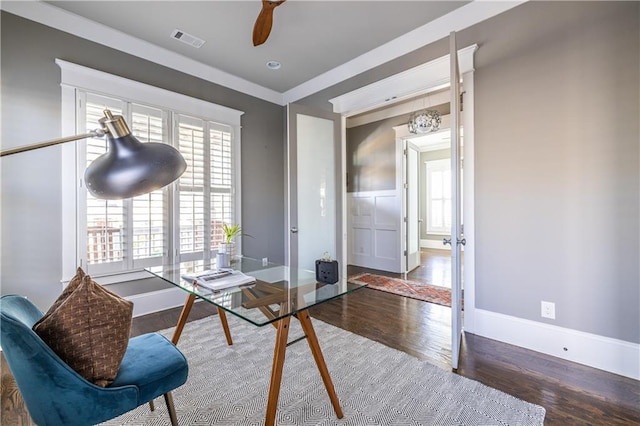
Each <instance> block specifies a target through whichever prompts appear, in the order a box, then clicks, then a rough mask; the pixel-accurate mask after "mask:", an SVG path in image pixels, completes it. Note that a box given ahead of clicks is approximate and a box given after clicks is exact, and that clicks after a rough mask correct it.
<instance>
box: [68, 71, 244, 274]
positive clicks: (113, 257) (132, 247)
mask: <svg viewBox="0 0 640 426" xmlns="http://www.w3.org/2000/svg"><path fill="white" fill-rule="evenodd" d="M56 62H57V63H58V65H60V67H61V68H62V70H63V73H62V76H63V78H62V80H63V81H62V83H63V131H65V132H66V131H68V129H69V128H70V127H71V123H70V122H71V120H72V119H73V126H74V132H86V131H88V130H92V129H96V128H99V127H100V125H99V122H98V120H99V119H100V118H102V117H103V116H104V114H103V111H104V109H105V108H109V109H110V110H111V111H112V112H113V113H114V114H121V115H122V116H123V117H124V118H125V121H126V122H127V124H128V125H129V127H130V128H131V131H132V133H133V135H134V136H135V137H137V138H138V139H139V140H140V141H142V142H164V143H169V144H171V145H173V146H174V147H176V148H177V149H179V150H180V152H181V153H182V155H183V156H184V158H185V160H186V161H187V170H186V171H185V173H184V174H183V175H182V176H181V177H180V178H179V179H178V180H177V181H176V182H174V183H173V184H170V185H168V186H166V187H164V188H162V189H159V190H157V191H154V192H152V193H149V194H145V195H141V196H138V197H134V198H131V199H126V200H100V199H96V198H93V197H92V196H91V195H90V194H89V193H88V192H87V191H86V189H85V188H84V187H83V185H82V177H83V176H84V170H85V169H86V167H87V165H88V164H90V163H91V162H92V161H93V160H94V159H95V158H97V157H98V156H99V155H101V154H102V153H104V152H105V151H106V140H105V138H95V139H87V140H86V142H85V143H78V144H77V149H72V150H71V151H69V149H68V148H63V164H66V163H65V162H67V163H68V164H75V167H74V171H75V173H72V175H73V178H71V177H69V176H66V180H65V176H63V188H64V191H63V198H64V199H65V200H66V199H71V195H70V193H67V192H66V191H67V188H68V185H65V184H64V182H68V183H69V185H70V184H71V182H73V188H75V189H74V190H73V192H74V194H73V198H74V199H75V203H74V204H75V205H76V206H77V207H76V209H74V210H73V211H72V210H71V209H70V208H69V207H68V206H66V204H68V203H63V205H65V206H66V207H64V208H65V209H66V210H65V211H63V214H64V215H65V221H64V222H63V232H64V235H70V236H73V241H71V238H65V246H64V247H63V251H64V255H63V259H64V260H65V263H64V270H65V271H64V273H65V275H68V274H69V273H70V272H71V271H75V266H76V265H81V266H82V267H83V268H86V270H88V272H89V273H90V274H92V275H94V276H106V275H116V276H117V275H119V274H128V273H132V272H135V271H140V270H142V269H143V268H145V267H148V266H154V265H162V264H167V263H172V262H175V261H188V260H208V259H210V258H211V257H212V255H213V253H215V251H217V248H218V245H219V243H220V242H221V241H222V230H221V228H222V224H223V223H236V222H239V220H238V212H239V197H240V196H239V188H236V182H238V179H237V176H238V175H239V172H240V171H239V164H240V162H239V152H240V150H239V143H240V135H239V129H240V115H241V114H242V113H241V112H240V111H235V110H231V109H229V108H226V107H221V106H219V105H214V104H210V103H207V102H203V101H200V100H197V99H193V98H189V97H186V96H183V95H179V94H176V93H172V92H168V91H166V90H163V89H158V88H154V87H151V86H146V85H143V84H141V83H137V82H132V81H131V80H126V79H122V78H119V77H115V76H110V75H108V74H104V73H101V72H99V71H95V70H90V69H88V68H85V67H80V66H78V65H75V64H69V63H67V62H64V61H60V60H57V61H56ZM78 71H80V73H78ZM80 74H82V75H83V78H80V79H78V75H80ZM92 76H94V77H96V79H95V82H94V83H95V86H94V87H91V86H92V84H88V83H87V82H88V81H89V82H91V77H92ZM105 79H107V80H109V81H108V88H107V90H110V91H111V94H109V95H106V94H105V93H107V91H105V90H104V87H105V85H104V83H105V81H104V80H105ZM75 80H78V81H79V82H81V85H82V88H79V87H73V82H74V81H75ZM65 83H66V84H65ZM87 87H88V88H89V89H93V90H89V89H88V88H87ZM65 101H66V102H65ZM65 106H66V110H65ZM72 106H73V109H74V111H73V112H71V107H72ZM65 111H66V113H65ZM189 111H192V112H194V113H192V114H187V113H188V112H189ZM65 116H67V117H68V118H67V120H65ZM76 117H77V119H76ZM223 123H224V124H223ZM65 129H66V130H65ZM69 133H72V132H69ZM65 149H66V151H65ZM65 154H66V155H65ZM71 179H73V180H71ZM75 182H79V184H75ZM67 231H68V232H67ZM72 255H73V256H72ZM127 278H128V277H124V276H123V277H121V278H117V277H116V278H114V279H113V280H112V281H118V280H125V279H127Z"/></svg>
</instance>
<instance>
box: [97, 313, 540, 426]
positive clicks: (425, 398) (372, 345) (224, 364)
mask: <svg viewBox="0 0 640 426" xmlns="http://www.w3.org/2000/svg"><path fill="white" fill-rule="evenodd" d="M313 324H314V327H315V329H316V332H317V335H318V339H319V341H320V345H321V347H322V351H323V353H324V356H325V359H326V363H327V367H328V369H329V371H330V373H331V377H332V379H333V382H334V385H335V388H336V391H337V393H338V397H339V399H340V403H341V405H342V409H343V411H344V418H343V419H337V418H336V416H335V413H334V412H333V409H332V407H331V403H330V401H329V397H328V396H327V393H326V390H325V388H324V386H323V384H322V380H321V378H320V374H319V373H318V369H317V367H316V365H315V363H314V361H313V357H312V356H311V355H310V352H309V348H308V345H307V344H306V343H305V341H304V340H303V341H300V342H297V343H295V344H293V345H291V346H289V348H288V349H287V358H286V361H285V365H284V372H283V380H282V388H281V392H280V399H279V405H278V413H277V419H276V421H277V424H278V425H362V426H369V425H384V426H387V425H523V426H525V425H542V424H543V421H544V417H545V410H544V408H542V407H540V406H538V405H534V404H530V403H528V402H525V401H522V400H520V399H517V398H515V397H513V396H510V395H508V394H506V393H504V392H501V391H498V390H496V389H493V388H490V387H487V386H485V385H483V384H481V383H479V382H476V381H473V380H470V379H467V378H464V377H462V376H459V375H457V374H454V373H451V372H450V371H447V370H443V369H440V368H438V367H436V366H434V365H432V364H429V363H427V362H424V361H420V360H418V359H417V358H414V357H412V356H410V355H407V354H406V353H404V352H400V351H397V350H395V349H392V348H389V347H386V346H384V345H382V344H380V343H377V342H374V341H372V340H369V339H366V338H364V337H361V336H358V335H355V334H352V333H350V332H347V331H345V330H342V329H340V328H337V327H334V326H331V325H329V324H326V323H324V322H322V321H319V320H314V321H313ZM229 326H230V328H231V333H232V335H233V339H234V344H233V346H227V344H226V341H225V338H224V334H223V332H222V329H221V327H220V323H219V321H218V318H216V317H209V318H205V319H202V320H199V321H195V322H192V323H188V324H187V325H186V327H185V329H184V332H183V334H182V338H181V340H180V342H179V344H178V347H179V348H180V349H181V350H182V351H183V353H184V354H185V356H186V357H187V360H188V362H189V378H188V380H187V383H186V384H184V385H183V386H181V387H180V388H178V389H177V390H176V391H175V392H174V393H173V398H174V402H175V407H176V410H177V413H178V421H179V423H180V425H185V426H186V425H225V426H229V425H261V424H264V418H265V411H266V404H267V393H268V389H269V378H270V373H271V361H272V356H273V347H274V343H275V329H274V328H273V327H271V326H265V327H261V328H258V327H255V326H253V325H251V324H249V323H247V322H244V321H242V320H240V319H237V318H235V317H234V316H233V315H230V316H229ZM162 333H163V334H164V335H166V336H170V334H171V333H172V330H164V331H163V332H162ZM301 335H302V332H301V330H300V326H299V324H298V322H297V321H296V320H293V321H291V331H290V333H289V338H290V340H294V339H296V338H297V337H299V336H301ZM108 424H109V425H163V424H169V417H168V415H167V412H166V407H165V404H164V400H163V399H162V398H159V399H157V400H156V410H155V411H154V412H151V411H150V410H149V406H148V405H147V404H145V405H143V406H141V407H138V408H137V409H136V410H134V411H131V412H129V413H127V414H125V415H123V416H121V417H119V418H117V419H115V420H113V421H111V422H109V423H108Z"/></svg>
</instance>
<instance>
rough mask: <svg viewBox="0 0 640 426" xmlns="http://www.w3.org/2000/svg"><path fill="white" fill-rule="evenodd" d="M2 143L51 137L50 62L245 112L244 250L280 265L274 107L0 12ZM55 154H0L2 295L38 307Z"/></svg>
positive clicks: (58, 272) (51, 227)
mask: <svg viewBox="0 0 640 426" xmlns="http://www.w3.org/2000/svg"><path fill="white" fill-rule="evenodd" d="M1 19H2V21H1V25H0V26H1V31H2V32H1V43H2V45H1V47H2V49H1V58H0V59H1V69H0V70H1V72H2V81H1V90H2V100H1V107H2V140H3V141H4V142H3V145H5V146H6V145H7V141H11V146H18V145H26V144H29V143H34V142H37V141H42V140H48V139H53V138H56V137H60V136H61V133H60V132H61V129H60V122H61V118H60V103H61V99H60V69H59V68H58V66H57V65H56V64H55V63H54V59H55V58H61V59H64V60H66V61H70V62H74V63H77V64H80V65H84V66H87V67H91V68H95V69H98V70H101V71H105V72H108V73H112V74H115V75H119V76H122V77H125V78H129V79H132V80H136V81H140V82H143V83H147V84H151V85H154V86H158V87H162V88H165V89H169V90H172V91H174V92H178V93H183V94H185V95H189V96H193V97H195V98H200V99H204V100H206V101H210V102H213V103H217V104H220V105H225V106H228V107H231V108H235V109H238V110H242V111H245V114H244V115H243V116H242V191H243V192H242V206H243V209H242V210H243V211H242V224H243V228H244V230H245V231H246V232H247V233H249V234H251V235H252V236H253V237H254V238H245V239H244V240H243V244H244V247H243V248H244V253H245V254H246V255H249V256H253V257H257V258H262V257H269V258H270V259H271V260H273V261H276V262H284V239H283V238H284V237H283V236H284V220H283V219H284V201H283V200H284V186H283V181H284V175H283V166H284V163H283V159H284V145H283V141H284V131H283V115H284V109H283V108H282V107H280V106H278V105H274V104H271V103H269V102H265V101H262V100H260V99H256V98H253V97H251V96H247V95H245V94H242V93H238V92H235V91H233V90H230V89H227V88H224V87H221V86H218V85H215V84H211V83H209V82H206V81H203V80H200V79H198V78H195V77H191V76H188V75H185V74H183V73H180V72H178V71H174V70H171V69H168V68H165V67H162V66H160V65H157V64H154V63H151V62H148V61H145V60H142V59H139V58H136V57H134V56H131V55H127V54H125V53H122V52H119V51H116V50H113V49H110V48H108V47H105V46H102V45H98V44H95V43H92V42H89V41H87V40H84V39H80V38H78V37H75V36H72V35H69V34H67V33H64V32H61V31H58V30H54V29H51V28H49V27H46V26H43V25H40V24H37V23H34V22H32V21H29V20H25V19H23V18H20V17H17V16H15V15H12V14H9V13H7V12H4V11H3V12H2V14H1ZM60 161H61V155H60V148H59V147H54V148H46V149H41V150H38V151H32V152H30V153H24V154H18V155H15V156H11V157H5V158H3V159H2V162H1V163H0V167H1V172H0V173H1V175H0V176H1V178H2V182H1V187H0V188H1V195H0V202H1V203H2V204H1V207H2V210H1V222H0V226H1V228H0V232H1V244H2V247H1V252H2V255H1V256H2V257H1V274H0V285H1V292H2V294H8V293H20V294H24V295H26V296H28V297H29V298H31V299H32V300H33V301H34V302H35V303H36V304H37V305H38V306H39V307H40V308H41V309H46V308H48V306H49V305H50V304H51V303H52V302H53V300H54V299H55V298H56V297H57V296H58V294H59V292H60V284H59V280H60V279H61V278H62V266H61V265H62V259H61V253H60V247H61V246H62V234H61V230H60V223H61V221H62V218H61V208H62V206H61V196H60V194H61V164H60Z"/></svg>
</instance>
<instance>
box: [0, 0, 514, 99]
mask: <svg viewBox="0 0 640 426" xmlns="http://www.w3.org/2000/svg"><path fill="white" fill-rule="evenodd" d="M519 3H521V1H520V0H516V1H498V2H495V1H484V0H476V1H473V2H469V1H451V0H446V1H431V0H429V1H427V0H412V1H389V0H388V1H382V0H377V1H367V0H357V1H339V0H326V1H311V0H287V1H286V2H285V3H283V4H282V5H280V6H278V7H277V8H276V9H275V10H274V19H273V29H272V31H271V35H270V36H269V38H268V40H267V41H266V43H264V44H263V45H261V46H258V47H254V46H253V44H252V30H253V25H254V22H255V20H256V18H257V16H258V14H259V12H260V10H261V7H262V4H261V1H260V0H235V1H202V0H201V1H166V0H160V1H156V0H143V1H97V0H96V1H93V0H87V1H46V2H44V1H2V2H1V3H0V7H1V8H2V9H3V10H7V11H9V12H11V13H16V14H18V15H21V16H24V17H26V18H28V19H33V20H36V21H38V22H41V23H43V24H45V25H49V26H52V27H56V28H58V29H61V30H63V31H67V32H70V33H73V34H76V35H78V36H80V37H84V38H88V39H90V40H93V41H96V42H98V43H102V44H106V45H109V46H111V47H114V48H116V49H119V50H122V51H125V52H128V53H131V54H135V55H136V56H139V57H142V58H145V59H149V60H152V61H154V62H156V63H159V64H162V65H165V66H168V67H172V68H175V69H178V70H180V71H184V72H187V73H190V74H192V75H196V76H198V77H201V78H205V79H207V80H210V81H214V82H216V83H219V84H222V85H225V86H227V87H230V88H232V89H235V90H239V91H241V92H244V93H248V94H251V95H253V96H257V97H259V98H262V99H265V100H269V101H272V102H276V103H280V104H286V103H287V102H293V101H295V100H297V99H300V98H302V97H304V96H307V95H309V94H312V93H315V92H316V91H318V90H321V89H323V88H325V87H329V86H330V85H332V84H336V83H338V82H340V81H342V80H344V79H346V78H349V77H352V76H354V75H357V74H358V73H361V72H364V71H366V70H368V69H370V68H373V67H375V66H377V65H380V64H382V63H384V62H386V61H389V60H392V59H394V58H396V57H398V56H400V55H402V54H405V53H408V52H410V51H412V50H415V49H417V48H419V47H421V46H423V45H425V44H428V43H431V42H433V41H436V40H438V39H441V38H444V37H446V36H447V35H448V34H449V32H450V31H454V30H455V31H459V30H461V29H463V28H466V27H468V26H470V25H473V24H475V23H476V22H479V21H481V20H484V19H487V18H489V17H491V16H494V15H496V14H498V13H500V12H503V11H504V10H507V9H509V8H511V7H514V6H515V5H517V4H519ZM97 23H99V24H97ZM175 29H179V30H181V31H184V32H185V33H188V34H191V35H193V36H196V37H198V38H201V39H204V40H205V43H204V45H203V46H202V47H201V48H199V49H196V48H193V47H191V46H189V45H187V44H184V43H182V42H180V41H178V40H175V39H173V38H171V37H170V35H171V33H172V32H173V31H174V30H175ZM270 60H275V61H279V62H280V63H282V67H281V68H280V69H279V70H276V71H274V70H269V69H267V67H266V63H267V62H268V61H270Z"/></svg>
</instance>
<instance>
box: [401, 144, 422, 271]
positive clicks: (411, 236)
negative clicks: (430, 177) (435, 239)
mask: <svg viewBox="0 0 640 426" xmlns="http://www.w3.org/2000/svg"><path fill="white" fill-rule="evenodd" d="M404 170H405V173H404V179H405V182H404V200H405V202H404V206H405V214H404V223H405V256H406V265H405V266H406V269H405V271H406V272H411V271H413V270H414V269H416V268H417V267H418V266H420V148H418V147H417V146H416V145H414V144H412V143H411V142H410V141H408V140H406V139H405V147H404Z"/></svg>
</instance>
